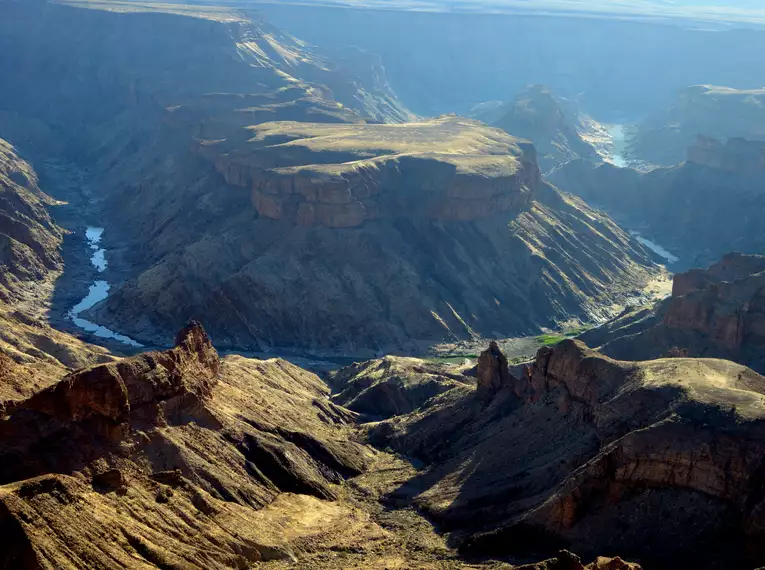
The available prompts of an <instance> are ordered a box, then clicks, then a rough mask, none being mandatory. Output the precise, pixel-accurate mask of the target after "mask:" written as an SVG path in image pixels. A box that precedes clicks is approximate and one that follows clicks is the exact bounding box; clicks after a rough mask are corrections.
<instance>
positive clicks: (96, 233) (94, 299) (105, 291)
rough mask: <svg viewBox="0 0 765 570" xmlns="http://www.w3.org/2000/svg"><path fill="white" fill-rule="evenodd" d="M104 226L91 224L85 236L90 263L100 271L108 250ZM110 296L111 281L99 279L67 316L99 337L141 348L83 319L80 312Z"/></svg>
mask: <svg viewBox="0 0 765 570" xmlns="http://www.w3.org/2000/svg"><path fill="white" fill-rule="evenodd" d="M103 233H104V228H97V227H93V226H90V227H88V228H87V230H85V238H86V239H87V242H88V248H89V249H90V250H91V251H92V252H93V255H92V256H91V258H90V263H91V265H93V267H95V268H96V271H97V272H98V273H103V272H104V271H105V270H106V265H107V262H106V250H105V249H104V248H102V247H101V236H102V235H103ZM108 296H109V283H108V282H107V281H104V280H102V279H97V280H96V281H94V282H93V284H92V285H91V286H90V288H89V289H88V294H87V295H86V296H85V297H84V298H83V299H82V300H81V301H80V302H79V303H77V304H76V305H75V306H74V307H72V308H71V309H70V310H69V313H68V314H67V316H68V317H69V319H70V320H71V321H72V322H73V323H74V324H75V325H77V326H78V327H79V328H81V329H82V330H84V331H87V332H89V333H91V334H93V335H95V336H97V337H99V338H110V339H114V340H116V341H119V342H121V343H123V344H126V345H128V346H133V347H137V348H140V347H142V346H143V345H142V344H140V343H138V342H136V341H134V340H133V339H132V338H130V337H127V336H125V335H122V334H119V333H116V332H114V331H113V330H111V329H108V328H106V327H104V326H101V325H98V324H96V323H94V322H91V321H89V320H87V319H83V318H82V317H81V316H80V313H82V312H83V311H87V310H88V309H90V308H91V307H94V306H96V305H97V304H98V303H100V302H101V301H103V300H104V299H106V298H107V297H108Z"/></svg>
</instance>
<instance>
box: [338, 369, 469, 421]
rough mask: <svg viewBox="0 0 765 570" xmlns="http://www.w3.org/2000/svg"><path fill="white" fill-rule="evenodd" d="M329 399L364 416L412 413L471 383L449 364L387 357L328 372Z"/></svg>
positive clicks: (384, 416)
mask: <svg viewBox="0 0 765 570" xmlns="http://www.w3.org/2000/svg"><path fill="white" fill-rule="evenodd" d="M328 380H329V383H330V385H331V386H332V387H333V388H334V391H335V392H336V393H335V395H334V396H333V397H332V401H333V402H335V403H337V404H339V405H341V406H344V407H346V408H348V409H350V410H353V411H354V412H358V413H360V414H364V415H366V416H372V417H378V418H389V417H392V416H397V415H402V414H408V413H410V412H413V411H414V410H416V409H417V408H419V407H420V406H422V405H423V404H425V403H426V402H427V401H428V400H430V399H431V398H433V397H435V396H438V395H439V394H442V393H444V392H447V391H449V390H451V389H453V388H458V387H463V386H466V385H468V384H469V383H470V381H469V380H468V379H467V378H465V377H464V376H463V375H462V374H460V373H458V372H457V371H456V370H454V369H453V367H451V366H447V365H443V364H434V363H429V362H425V361H422V360H419V359H416V358H403V357H398V356H386V357H384V358H382V359H378V360H369V361H367V362H360V363H355V364H353V365H351V366H348V367H345V368H341V369H340V370H337V371H334V372H332V373H331V374H330V375H329V378H328Z"/></svg>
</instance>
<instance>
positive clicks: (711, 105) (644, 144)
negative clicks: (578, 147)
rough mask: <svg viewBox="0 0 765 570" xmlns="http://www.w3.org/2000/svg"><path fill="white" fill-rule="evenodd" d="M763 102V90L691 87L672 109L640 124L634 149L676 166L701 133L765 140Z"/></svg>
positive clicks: (635, 153) (647, 158) (637, 154)
mask: <svg viewBox="0 0 765 570" xmlns="http://www.w3.org/2000/svg"><path fill="white" fill-rule="evenodd" d="M763 101H765V90H763V89H751V90H745V89H744V90H738V89H731V88H729V87H716V86H712V85H697V86H693V87H688V88H687V89H684V90H682V91H680V93H678V96H677V98H676V100H675V102H674V103H673V104H672V105H671V106H670V107H669V108H668V109H666V110H664V111H662V112H659V113H656V114H655V115H654V116H651V117H649V118H648V119H646V120H645V121H644V122H643V123H641V124H640V125H638V129H637V132H636V134H635V136H634V137H633V140H632V145H631V147H632V148H631V150H630V152H631V154H632V155H633V157H634V158H637V159H639V160H644V161H647V162H649V163H652V164H661V165H672V164H676V163H678V162H680V161H682V160H683V159H684V158H685V151H686V149H687V148H688V147H689V146H691V145H692V144H693V142H694V141H695V140H696V137H697V136H698V135H704V136H707V137H714V138H720V139H735V138H744V139H749V140H765V112H763Z"/></svg>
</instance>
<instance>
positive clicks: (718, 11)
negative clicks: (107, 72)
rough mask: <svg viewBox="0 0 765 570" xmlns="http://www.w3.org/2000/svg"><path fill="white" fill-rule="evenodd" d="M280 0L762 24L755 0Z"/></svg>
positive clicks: (763, 14)
mask: <svg viewBox="0 0 765 570" xmlns="http://www.w3.org/2000/svg"><path fill="white" fill-rule="evenodd" d="M239 3H241V4H252V3H256V4H269V3H275V2H274V1H273V0H250V1H247V0H242V1H241V2H225V4H228V5H230V4H239ZM278 3H279V4H285V3H287V4H304V5H315V6H344V7H353V8H380V9H386V10H390V9H396V10H413V11H427V12H431V11H435V12H453V11H464V12H478V13H512V12H518V11H523V12H538V13H540V14H550V13H556V14H560V13H568V14H572V15H573V14H581V15H583V16H606V15H609V16H617V17H627V18H633V17H634V18H650V19H666V18H671V19H681V20H693V21H703V22H721V23H734V24H740V23H747V24H756V25H758V26H762V25H765V8H763V7H762V3H760V2H759V1H757V0H737V1H734V2H730V1H725V2H723V1H722V0H698V1H696V0H677V1H670V0H617V1H606V0H593V1H592V2H586V3H584V2H578V1H576V0H531V1H530V0H456V1H454V0H417V1H415V0H286V1H285V0H281V1H280V2H278Z"/></svg>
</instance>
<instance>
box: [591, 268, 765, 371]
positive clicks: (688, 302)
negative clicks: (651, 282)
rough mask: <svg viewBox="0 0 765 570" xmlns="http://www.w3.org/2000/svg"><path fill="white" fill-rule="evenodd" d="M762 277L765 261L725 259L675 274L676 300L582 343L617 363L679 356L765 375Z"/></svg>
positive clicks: (595, 332) (624, 320) (611, 325)
mask: <svg viewBox="0 0 765 570" xmlns="http://www.w3.org/2000/svg"><path fill="white" fill-rule="evenodd" d="M764 275H765V258H763V257H762V256H757V255H741V254H729V255H726V256H725V257H724V258H723V259H722V260H721V261H719V262H718V263H716V264H714V265H712V266H711V267H710V268H709V269H705V270H701V269H694V270H691V271H688V272H687V273H680V274H677V275H676V276H675V280H674V286H673V290H672V297H671V298H670V299H668V300H667V301H665V302H664V303H662V304H661V305H659V306H657V307H656V308H654V309H653V310H651V311H646V312H645V314H642V313H627V314H625V315H623V316H622V317H621V318H619V319H616V320H615V321H614V322H613V323H609V324H607V325H605V326H604V327H603V328H602V330H599V329H596V330H593V331H591V332H589V333H586V334H585V335H584V337H583V338H584V339H585V340H586V341H587V342H590V343H592V344H593V345H598V346H600V345H602V347H601V350H602V351H604V352H605V353H606V354H610V355H613V356H615V357H617V358H623V359H630V360H642V359H648V358H657V357H659V356H662V355H669V354H674V353H676V352H679V353H682V354H685V355H687V356H695V357H699V356H703V357H707V356H711V357H718V358H727V359H730V360H734V361H736V362H741V363H742V364H746V365H747V366H750V367H752V368H754V369H755V370H758V371H760V372H762V371H765V363H764V362H763V359H762V356H761V352H762V347H763V338H765V337H764V336H763V334H762V330H763V328H762V327H763V294H764V293H765V280H764V279H765V277H764Z"/></svg>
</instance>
